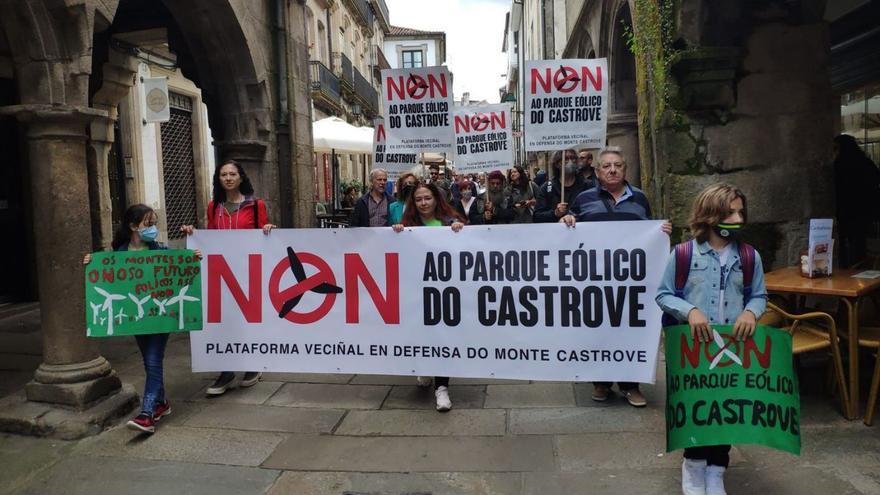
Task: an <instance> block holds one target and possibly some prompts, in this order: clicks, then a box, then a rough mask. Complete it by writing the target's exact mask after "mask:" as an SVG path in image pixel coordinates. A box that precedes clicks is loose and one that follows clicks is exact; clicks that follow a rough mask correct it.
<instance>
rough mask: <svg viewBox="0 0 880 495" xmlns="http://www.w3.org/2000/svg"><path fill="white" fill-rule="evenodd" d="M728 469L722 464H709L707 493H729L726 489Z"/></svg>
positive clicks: (720, 494)
mask: <svg viewBox="0 0 880 495" xmlns="http://www.w3.org/2000/svg"><path fill="white" fill-rule="evenodd" d="M726 470H727V469H726V468H724V467H722V466H708V467H707V468H706V495H727V492H726V491H725V490H724V472H725V471H726Z"/></svg>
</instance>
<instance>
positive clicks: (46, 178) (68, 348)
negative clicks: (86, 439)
mask: <svg viewBox="0 0 880 495" xmlns="http://www.w3.org/2000/svg"><path fill="white" fill-rule="evenodd" d="M0 111H2V112H3V113H6V114H14V115H16V116H17V117H18V118H19V120H20V121H22V122H23V123H24V124H25V125H26V127H27V139H28V157H29V166H30V171H31V172H30V173H31V177H32V180H31V184H32V193H31V194H32V197H33V217H34V237H35V245H36V252H37V277H38V280H39V296H40V305H41V315H42V325H41V330H42V338H43V362H42V364H40V366H39V368H37V370H36V372H35V373H34V379H33V380H32V381H31V382H30V383H28V384H27V385H26V387H25V395H26V398H27V401H28V402H29V403H47V404H46V405H47V406H48V407H50V409H48V410H46V412H44V413H42V414H39V415H38V416H36V417H34V415H35V413H34V412H33V411H34V407H30V408H28V407H27V406H26V404H27V403H25V404H24V405H23V404H21V403H13V404H9V408H8V409H7V410H5V411H4V414H3V415H2V416H3V417H2V418H0V426H3V429H7V430H13V431H24V432H27V433H43V434H52V433H57V432H56V431H55V430H56V429H59V428H60V429H61V430H62V432H61V433H60V436H62V437H65V438H74V437H78V436H82V435H84V434H88V433H92V432H94V430H95V429H99V428H100V425H102V424H104V423H105V422H106V420H107V419H108V418H111V417H113V416H114V415H116V414H121V413H125V412H127V411H128V410H129V409H130V407H131V405H132V402H134V401H136V399H137V396H136V395H135V394H134V392H133V390H132V389H131V388H130V387H128V388H127V389H125V391H124V393H119V391H120V387H121V383H120V380H119V378H118V377H117V376H116V372H115V371H113V369H112V368H111V367H110V363H109V362H107V360H106V359H104V357H102V356H101V355H100V353H99V352H98V346H97V343H96V342H95V341H94V340H90V339H88V338H87V337H86V332H85V308H84V305H85V303H84V300H85V298H84V297H83V291H84V277H83V265H82V257H83V255H84V254H85V253H86V252H89V251H90V248H91V222H90V218H89V202H88V178H87V173H86V133H85V130H86V127H87V126H88V125H89V123H90V122H91V121H93V120H94V119H95V118H101V117H106V115H105V113H104V112H101V111H99V110H95V109H92V108H82V107H62V106H50V105H18V106H15V107H5V108H3V109H0ZM110 396H113V400H111V401H106V402H109V403H110V404H109V405H108V404H107V403H105V401H104V399H106V398H108V397H110ZM100 403H104V404H100ZM58 405H60V406H64V408H65V410H66V411H65V412H64V414H62V415H60V416H59V415H54V416H53V415H52V414H47V413H48V412H51V406H58ZM99 405H100V407H98V406H99ZM16 408H18V409H16ZM71 409H72V410H73V411H71ZM95 409H98V411H95ZM89 411H92V412H91V413H89ZM7 414H8V416H7ZM65 414H66V415H65ZM16 415H18V418H17V419H19V420H20V421H19V423H18V424H16ZM10 418H11V419H10ZM47 418H50V419H47ZM51 418H55V420H56V423H55V424H47V421H50V422H51ZM10 424H12V426H10Z"/></svg>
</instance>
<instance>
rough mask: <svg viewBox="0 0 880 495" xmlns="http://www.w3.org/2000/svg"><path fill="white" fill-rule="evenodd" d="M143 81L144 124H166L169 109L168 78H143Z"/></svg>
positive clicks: (169, 117) (168, 118)
mask: <svg viewBox="0 0 880 495" xmlns="http://www.w3.org/2000/svg"><path fill="white" fill-rule="evenodd" d="M143 81H144V122H147V123H149V122H168V121H169V120H170V119H171V107H170V106H169V102H168V78H167V77H145V78H144V79H143Z"/></svg>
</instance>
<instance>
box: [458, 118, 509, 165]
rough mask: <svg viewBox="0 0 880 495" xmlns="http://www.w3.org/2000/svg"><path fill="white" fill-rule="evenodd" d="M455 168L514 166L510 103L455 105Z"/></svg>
mask: <svg viewBox="0 0 880 495" xmlns="http://www.w3.org/2000/svg"><path fill="white" fill-rule="evenodd" d="M452 116H453V123H454V124H455V168H456V170H457V171H458V172H459V173H470V172H490V171H492V170H507V169H509V168H510V167H512V166H513V141H512V139H511V138H512V137H513V136H512V135H511V129H510V126H511V123H512V121H511V118H510V105H508V104H500V105H485V106H480V107H456V108H455V109H454V110H453V112H452Z"/></svg>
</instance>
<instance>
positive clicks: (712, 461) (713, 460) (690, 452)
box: [684, 445, 730, 468]
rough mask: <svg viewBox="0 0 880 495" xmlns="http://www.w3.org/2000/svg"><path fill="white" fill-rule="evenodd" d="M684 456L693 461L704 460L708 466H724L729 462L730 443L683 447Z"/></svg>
mask: <svg viewBox="0 0 880 495" xmlns="http://www.w3.org/2000/svg"><path fill="white" fill-rule="evenodd" d="M684 458H685V459H693V460H695V461H702V460H705V461H706V464H708V465H709V466H721V467H724V468H726V467H727V466H728V464H730V445H708V446H705V447H689V448H686V449H684Z"/></svg>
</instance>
